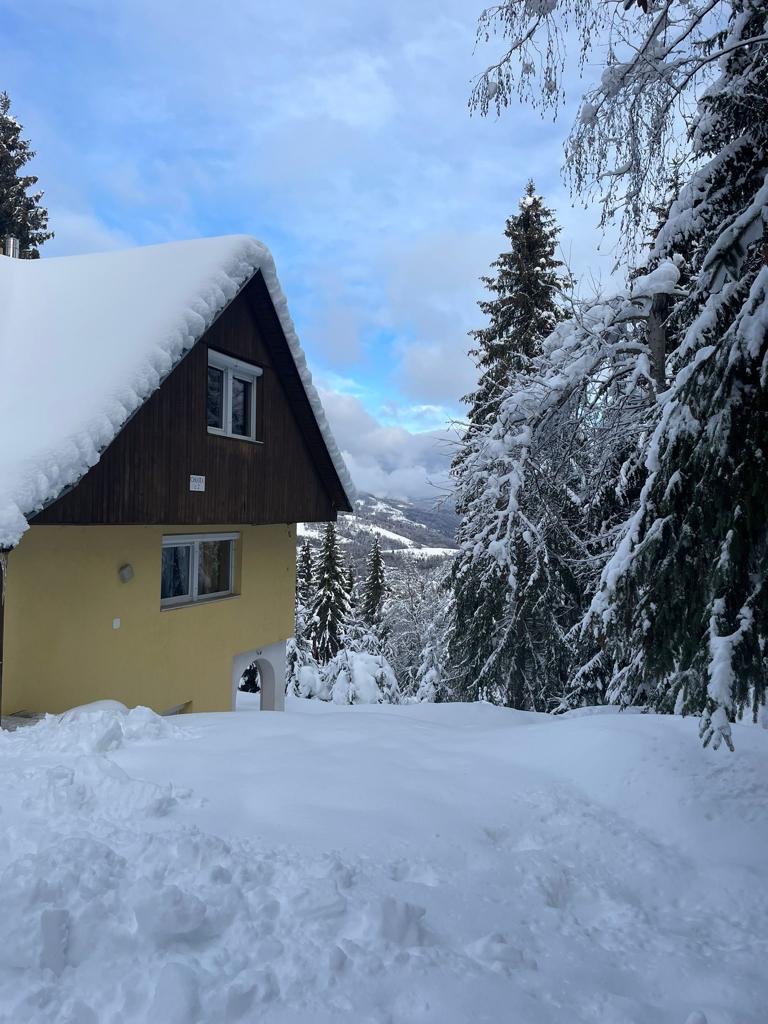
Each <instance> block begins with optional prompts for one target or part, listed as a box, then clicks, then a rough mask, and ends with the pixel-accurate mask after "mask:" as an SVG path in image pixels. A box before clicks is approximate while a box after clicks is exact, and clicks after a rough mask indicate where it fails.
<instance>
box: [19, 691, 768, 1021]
mask: <svg viewBox="0 0 768 1024" xmlns="http://www.w3.org/2000/svg"><path fill="white" fill-rule="evenodd" d="M241 697H243V698H244V699H245V700H247V701H248V702H249V705H250V706H255V702H256V701H257V698H254V697H252V696H251V695H241ZM115 722H117V723H118V725H117V729H116V731H115V732H114V735H115V738H116V740H117V739H118V738H117V731H119V732H120V737H119V740H118V741H116V742H115V743H114V744H113V743H112V742H107V743H105V742H103V737H104V735H105V734H107V733H108V732H109V731H110V729H112V728H114V723H115ZM110 723H112V725H110ZM736 731H737V733H738V735H737V740H738V743H737V753H736V754H735V755H730V754H727V753H726V756H724V755H723V752H722V751H721V752H719V753H714V752H712V751H709V750H705V751H702V750H701V748H700V745H699V741H698V737H697V733H696V723H695V722H694V721H693V720H685V719H680V718H674V717H661V716H650V715H631V716H630V715H593V716H582V717H573V718H568V719H566V718H561V719H552V718H548V717H544V716H538V715H532V714H525V713H516V712H511V711H506V710H502V709H498V708H492V707H490V706H487V705H482V704H478V705H423V704H421V705H409V706H391V705H388V706H381V705H378V706H370V705H362V706H357V707H344V708H340V707H335V706H333V705H329V704H324V703H322V702H317V701H293V702H292V703H290V705H289V712H288V713H287V714H285V715H267V714H260V713H252V712H251V711H248V710H246V711H241V712H238V713H234V714H222V715H194V716H188V717H185V718H183V719H179V720H176V721H175V722H168V721H166V720H160V719H158V718H157V716H154V715H152V713H151V712H148V711H146V710H137V711H133V712H130V713H129V712H126V711H124V710H121V709H119V708H103V709H96V710H95V711H88V712H87V713H78V714H76V715H71V716H69V717H68V718H66V719H64V720H61V721H59V722H57V721H55V720H52V719H49V720H47V721H45V722H43V723H42V724H41V725H38V726H34V727H29V728H25V729H20V730H18V731H17V732H16V733H14V734H12V735H9V736H2V737H0V772H2V774H3V778H2V783H3V785H2V797H0V804H1V806H2V812H1V813H2V823H3V828H2V833H0V835H1V836H2V838H1V839H0V870H2V886H3V914H2V916H0V1019H2V1020H8V1021H23V1022H25V1024H42V1022H46V1024H53V1022H56V1024H118V1022H120V1024H132V1022H141V1024H146V1022H148V1021H153V1022H154V1021H157V1022H162V1024H182V1022H183V1024H208V1022H210V1024H214V1022H215V1024H227V1022H236V1021H240V1022H247V1024H250V1022H252V1021H268V1022H279V1024H308V1022H312V1024H345V1022H349V1024H416V1022H418V1024H430V1022H433V1024H467V1022H468V1021H478V1022H480V1021H486V1022H489V1024H491V1022H492V1024H499V1022H502V1021H515V1022H518V1021H519V1022H520V1024H566V1022H567V1024H581V1022H583V1024H587V1022H589V1024H686V1022H688V1021H694V1020H695V1021H697V1022H698V1024H702V1022H704V1021H706V1022H708V1024H763V1022H764V1021H765V1007H766V1005H768V972H766V970H765V964H766V962H767V957H768V894H767V893H766V888H765V885H764V884H763V877H764V859H765V850H766V846H767V845H768V816H766V807H765V796H764V792H765V778H766V769H767V768H768V732H766V731H764V730H760V729H755V728H753V727H749V728H748V727H737V730H736ZM62 736H64V737H66V742H63V741H62V738H61V737H62ZM100 737H101V738H100Z"/></svg>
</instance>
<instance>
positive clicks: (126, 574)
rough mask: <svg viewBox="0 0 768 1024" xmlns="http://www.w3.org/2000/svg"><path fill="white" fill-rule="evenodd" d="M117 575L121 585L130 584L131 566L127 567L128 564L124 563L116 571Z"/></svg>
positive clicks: (131, 577) (131, 576)
mask: <svg viewBox="0 0 768 1024" xmlns="http://www.w3.org/2000/svg"><path fill="white" fill-rule="evenodd" d="M117 575H118V576H119V577H120V582H121V583H130V581H131V580H132V579H133V566H132V565H128V563H127V562H126V564H125V565H121V566H120V568H119V569H118V570H117Z"/></svg>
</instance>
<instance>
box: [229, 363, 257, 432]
mask: <svg viewBox="0 0 768 1024" xmlns="http://www.w3.org/2000/svg"><path fill="white" fill-rule="evenodd" d="M252 395H253V381H250V380H241V379H240V377H233V378H232V433H233V434H237V435H238V437H253V424H252V423H251V412H252V408H251V407H252V404H253V403H252V402H251V396H252Z"/></svg>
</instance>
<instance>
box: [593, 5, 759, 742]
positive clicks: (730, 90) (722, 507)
mask: <svg viewBox="0 0 768 1024" xmlns="http://www.w3.org/2000/svg"><path fill="white" fill-rule="evenodd" d="M767 24H768V10H767V9H766V4H765V3H764V2H757V0H743V2H740V3H734V4H733V6H732V15H731V19H730V25H729V27H728V32H727V33H724V34H723V37H722V38H721V39H720V40H719V45H718V48H717V49H718V51H719V52H720V53H721V56H720V59H719V72H720V73H719V78H718V79H717V81H716V82H714V83H713V84H712V85H711V86H710V87H709V88H708V89H707V90H706V92H705V93H704V95H703V96H702V98H701V100H700V104H699V116H698V121H697V124H696V125H695V130H694V141H695V145H696V148H697V150H698V153H699V155H700V157H701V158H702V162H701V165H700V166H699V167H698V168H697V169H696V170H695V171H694V173H693V175H692V177H691V179H690V181H689V182H688V184H687V185H686V186H685V187H684V188H683V189H682V192H681V194H680V196H679V198H678V200H677V201H676V202H675V203H674V204H673V206H672V209H671V211H670V215H669V219H668V221H667V223H666V224H665V225H664V227H663V228H662V229H661V231H660V232H659V236H658V240H657V245H656V251H657V253H658V254H659V255H662V256H664V255H667V256H668V255H670V254H674V253H679V252H684V253H686V254H693V258H694V267H693V269H694V271H695V272H696V276H695V278H694V281H693V284H692V287H691V292H690V295H689V297H688V299H687V301H686V302H685V303H684V304H683V308H682V310H681V311H680V312H679V313H678V314H677V315H678V316H679V318H680V320H681V321H682V322H683V324H684V333H683V335H682V340H681V342H680V344H679V345H678V347H677V349H676V351H675V352H674V353H673V354H672V357H671V362H672V365H673V368H674V369H675V371H676V376H675V378H674V381H673V383H672V385H671V387H670V388H669V390H668V392H667V393H666V394H665V395H664V396H662V402H661V407H660V410H659V417H658V423H657V426H656V429H655V431H654V432H653V433H652V435H651V437H650V438H649V440H648V443H647V448H646V460H645V461H646V467H647V473H648V475H647V480H646V482H645V485H644V487H643V490H642V493H641V496H640V501H639V504H638V508H637V511H636V512H635V514H634V515H633V516H632V517H631V518H630V519H629V520H628V521H627V523H626V525H625V528H624V531H623V536H622V538H621V540H620V543H619V544H618V547H617V550H616V554H615V556H614V557H613V558H612V559H611V561H610V562H609V563H608V565H607V566H606V569H605V572H604V574H603V581H602V583H603V585H602V588H601V591H600V593H599V594H598V595H597V597H596V599H595V601H594V603H593V608H592V624H593V628H594V629H595V630H596V631H598V632H599V633H602V634H603V635H604V636H605V637H606V638H607V640H608V641H609V642H610V641H611V639H613V641H614V643H615V649H616V658H617V664H618V666H619V669H620V672H619V674H618V677H617V683H616V692H617V696H618V697H619V698H620V699H621V700H622V701H624V702H625V703H632V702H636V701H637V700H638V699H639V698H640V699H650V700H651V701H652V702H653V703H654V704H656V705H657V706H658V707H659V708H660V709H661V710H665V711H671V710H673V708H674V707H678V708H680V709H681V710H682V711H683V712H684V713H685V712H694V713H702V715H703V717H702V735H703V738H704V740H705V742H710V741H713V743H714V745H715V746H718V745H719V744H720V743H721V742H723V741H724V742H725V743H726V744H727V745H728V746H731V745H732V737H731V730H730V722H731V721H732V720H733V719H734V717H736V716H738V715H739V714H741V713H743V712H744V711H745V710H747V709H748V710H749V711H750V712H751V714H752V716H753V717H755V718H756V717H757V714H758V711H759V707H760V705H761V704H763V703H764V702H765V694H766V689H765V687H766V678H768V654H767V652H768V594H767V593H766V552H768V521H767V520H766V515H765V509H766V507H767V506H768V483H767V481H768V472H767V471H766V452H767V451H768V375H767V374H766V369H765V367H766V366H767V365H768V316H766V312H765V311H766V309H768V265H767V263H768V255H767V253H768V247H767V245H766V238H767V237H768V231H767V229H766V227H765V225H766V223H767V222H768V185H766V181H768V123H767V122H766V119H765V116H764V112H765V110H766V109H768V75H767V74H766V65H765V49H764V47H762V46H761V45H759V44H758V43H757V40H759V39H760V38H762V37H764V36H765V33H766V26H767Z"/></svg>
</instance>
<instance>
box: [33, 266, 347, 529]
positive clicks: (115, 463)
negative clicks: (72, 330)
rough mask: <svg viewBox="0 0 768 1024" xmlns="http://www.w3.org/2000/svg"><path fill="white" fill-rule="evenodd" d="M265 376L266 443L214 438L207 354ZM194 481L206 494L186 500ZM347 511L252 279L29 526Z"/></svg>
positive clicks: (263, 291)
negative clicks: (199, 480)
mask: <svg viewBox="0 0 768 1024" xmlns="http://www.w3.org/2000/svg"><path fill="white" fill-rule="evenodd" d="M209 347H211V348H215V349H217V350H219V351H221V352H224V353H226V354H228V355H231V356H234V357H236V358H238V359H243V360H245V361H247V362H250V363H254V364H255V365H257V366H260V367H261V368H262V369H263V376H262V377H261V378H260V381H259V386H258V392H257V399H258V400H259V401H257V410H258V411H257V417H259V427H260V433H261V436H262V437H263V442H262V443H259V442H252V441H241V440H237V439H234V438H229V437H220V436H217V435H215V434H209V433H208V430H207V426H206V413H205V394H206V376H207V367H208V348H209ZM191 474H201V475H203V476H205V478H206V486H205V491H203V492H193V491H190V490H189V477H190V475H191ZM347 507H348V505H347V500H346V497H345V496H344V493H343V490H342V488H341V484H340V482H339V479H338V476H337V474H336V471H335V468H334V467H333V463H332V461H331V459H330V456H329V455H328V452H327V449H326V447H325V443H324V441H323V438H322V435H321V433H320V430H319V428H318V426H317V423H316V421H315V418H314V415H313V413H312V410H311V407H310V405H309V401H308V399H307V397H306V394H305V392H304V388H303V385H302V383H301V379H300V378H299V375H298V372H297V371H296V367H295V365H294V363H293V359H292V357H291V355H290V350H289V349H288V345H287V343H286V341H285V337H284V335H283V333H282V328H281V327H280V323H279V320H278V319H277V315H276V313H275V310H274V307H273V306H272V301H271V299H270V297H269V292H268V291H267V288H266V285H265V284H264V282H263V279H262V278H261V275H260V274H259V275H257V276H256V277H255V278H254V279H253V280H252V281H251V282H250V283H249V284H248V285H247V286H246V288H245V289H244V290H243V292H241V294H240V295H239V296H238V297H237V298H236V299H235V300H234V301H233V302H232V303H231V304H230V305H229V306H228V307H227V309H226V310H225V311H224V312H223V313H222V314H221V316H220V317H219V318H218V319H217V320H216V322H215V323H214V324H213V325H212V326H211V327H210V328H209V330H208V331H207V332H206V334H205V335H204V336H203V338H201V340H200V341H199V342H198V343H197V344H196V345H195V346H194V348H193V349H192V350H191V351H190V352H189V353H188V354H187V356H186V357H185V358H184V359H182V361H181V362H180V363H179V364H178V366H177V367H176V368H175V369H174V370H173V372H172V373H171V374H169V376H168V377H167V378H166V380H165V381H163V383H162V385H161V386H160V388H159V389H158V390H157V391H156V392H155V393H154V394H153V395H151V396H150V398H149V399H148V400H147V401H146V402H145V403H144V405H143V406H142V407H141V409H139V410H138V412H137V413H136V414H135V415H134V416H133V417H132V418H131V419H130V420H129V421H128V423H127V424H126V426H125V427H124V428H123V429H122V431H121V432H120V433H119V434H118V436H117V437H116V438H115V440H114V441H113V442H112V444H111V445H110V446H109V447H108V448H107V449H106V450H105V451H104V452H103V453H102V456H101V459H100V461H99V462H98V463H97V464H96V465H95V466H94V467H93V468H92V469H91V470H90V471H89V472H88V473H87V474H86V475H85V476H84V477H83V479H82V480H81V481H80V482H79V483H78V484H77V485H76V486H75V487H73V488H72V489H71V490H69V491H67V492H66V493H65V494H63V495H62V496H61V497H60V498H59V499H58V500H56V501H55V502H53V503H52V504H51V505H49V506H48V507H47V508H45V509H43V511H41V512H40V513H38V515H37V516H36V517H35V518H34V520H33V522H34V523H36V524H65V523H71V524H85V523H102V524H118V523H123V524H136V525H139V524H148V525H149V524H162V523H178V524H189V525H196V526H197V525H200V526H202V525H206V524H211V523H222V522H229V523H252V524H269V523H293V522H301V521H307V522H312V521H319V522H321V521H327V520H334V519H335V518H336V513H337V511H339V510H345V509H346V508H347Z"/></svg>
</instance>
